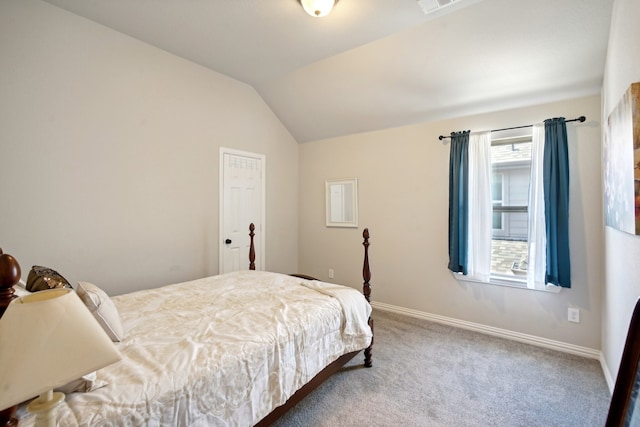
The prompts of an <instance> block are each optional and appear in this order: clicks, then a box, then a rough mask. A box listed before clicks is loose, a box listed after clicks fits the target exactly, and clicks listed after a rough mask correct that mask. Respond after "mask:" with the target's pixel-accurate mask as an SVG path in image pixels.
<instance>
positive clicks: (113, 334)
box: [76, 282, 124, 342]
mask: <svg viewBox="0 0 640 427" xmlns="http://www.w3.org/2000/svg"><path fill="white" fill-rule="evenodd" d="M76 292H77V293H78V296H79V297H80V299H81V300H82V302H84V305H86V306H87V308H88V309H89V311H91V313H92V314H93V317H95V318H96V320H97V321H98V323H100V326H102V329H104V331H105V332H106V333H107V335H109V338H111V340H112V341H116V342H118V341H121V340H122V338H123V336H124V331H123V328H122V322H121V321H120V314H119V313H118V309H117V308H116V306H115V304H114V303H113V301H111V298H109V295H107V294H106V293H105V292H104V291H103V290H102V289H100V288H99V287H97V286H96V285H94V284H93V283H89V282H78V290H77V291H76Z"/></svg>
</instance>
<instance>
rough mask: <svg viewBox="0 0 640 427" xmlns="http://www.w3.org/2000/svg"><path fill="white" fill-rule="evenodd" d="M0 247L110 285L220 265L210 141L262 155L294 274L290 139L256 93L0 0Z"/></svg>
mask: <svg viewBox="0 0 640 427" xmlns="http://www.w3.org/2000/svg"><path fill="white" fill-rule="evenodd" d="M0 58H2V61H0V94H1V96H0V158H1V159H2V162H1V163H2V166H1V167H0V182H1V183H2V202H1V204H0V247H2V248H3V249H4V250H5V252H7V253H11V254H12V255H14V256H15V257H16V258H17V259H18V261H19V262H20V263H21V265H22V270H23V278H26V275H27V273H28V271H29V268H30V267H31V265H33V264H41V265H47V266H50V267H53V268H55V269H57V270H58V271H59V272H60V273H62V274H63V275H64V276H66V277H67V279H69V280H70V281H71V282H76V281H79V280H87V281H94V282H95V283H96V284H98V285H100V286H102V287H104V288H105V290H106V291H107V292H108V293H110V294H119V293H123V292H127V291H131V290H135V289H141V288H147V287H155V286H158V285H162V284H168V283H174V282H178V281H183V280H187V279H193V278H198V277H202V276H204V275H210V274H215V273H217V272H218V242H219V240H218V237H219V236H218V185H219V183H218V181H219V180H218V176H219V170H218V169H219V148H220V147H221V146H224V147H229V148H234V149H238V150H246V151H251V152H256V153H262V154H265V155H266V168H267V172H266V185H267V196H266V200H267V207H266V221H267V229H266V237H267V254H266V261H267V264H266V267H267V269H269V270H273V271H286V272H289V271H294V270H295V269H296V267H297V263H298V261H297V250H298V247H297V242H298V229H297V222H298V199H297V195H298V146H297V143H296V141H295V140H294V139H293V138H292V136H291V135H290V134H289V132H288V131H287V130H286V129H285V128H284V127H283V126H282V124H281V123H280V121H279V120H278V119H277V118H276V117H275V115H274V114H273V113H272V111H271V110H270V109H269V108H268V107H267V106H266V105H265V103H264V102H263V100H262V99H261V97H260V96H259V95H258V94H257V93H256V92H255V90H254V89H253V88H252V87H250V86H248V85H245V84H243V83H241V82H238V81H236V80H233V79H230V78H228V77H226V76H224V75H221V74H219V73H216V72H213V71H211V70H208V69H205V68H204V67H201V66H199V65H197V64H194V63H191V62H188V61H185V60H183V59H180V58H178V57H176V56H173V55H171V54H169V53H167V52H164V51H161V50H158V49H156V48H153V47H151V46H149V45H147V44H145V43H142V42H139V41H137V40H134V39H132V38H130V37H128V36H125V35H123V34H121V33H118V32H115V31H113V30H110V29H107V28H105V27H103V26H100V25H97V24H95V23H93V22H91V21H88V20H86V19H84V18H80V17H78V16H76V15H73V14H70V13H68V12H66V11H63V10H62V9H59V8H56V7H54V6H52V5H49V4H47V3H44V2H40V1H38V0H4V1H2V2H0Z"/></svg>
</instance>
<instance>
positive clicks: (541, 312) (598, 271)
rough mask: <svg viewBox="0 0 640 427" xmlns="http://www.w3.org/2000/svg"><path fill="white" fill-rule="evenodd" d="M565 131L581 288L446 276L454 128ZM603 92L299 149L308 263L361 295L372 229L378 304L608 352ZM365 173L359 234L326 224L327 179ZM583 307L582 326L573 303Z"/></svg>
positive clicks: (310, 270) (304, 266)
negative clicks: (549, 122)
mask: <svg viewBox="0 0 640 427" xmlns="http://www.w3.org/2000/svg"><path fill="white" fill-rule="evenodd" d="M580 115H585V116H586V117H587V122H585V123H583V124H577V125H576V124H569V125H568V135H569V155H570V162H571V176H570V185H571V187H570V192H571V193H570V194H571V199H570V211H571V214H570V215H571V226H570V227H571V228H570V239H571V240H570V242H571V251H572V253H571V255H572V267H573V287H572V289H568V290H563V291H562V292H561V293H559V294H552V293H547V292H539V291H531V290H523V289H517V288H509V287H502V286H494V285H486V284H473V283H459V282H458V281H456V280H455V279H454V278H453V277H452V276H451V274H450V273H449V271H448V270H447V262H448V249H447V248H448V243H447V242H448V228H447V221H448V167H449V145H448V143H447V144H443V143H442V142H441V141H439V140H438V136H439V135H443V134H444V135H448V134H449V133H450V132H451V131H457V130H464V129H472V130H487V129H500V128H504V127H510V126H518V125H523V124H529V123H536V122H540V121H541V120H544V119H546V118H550V117H557V116H564V117H566V118H575V117H578V116H580ZM600 116H601V114H600V97H599V96H592V97H587V98H579V99H573V100H568V101H564V102H556V103H553V104H547V105H540V106H535V107H530V108H521V109H513V110H509V111H503V112H497V113H493V114H483V115H476V116H469V117H461V118H458V119H454V120H447V121H440V122H434V123H424V124H419V125H414V126H406V127H400V128H394V129H387V130H383V131H379V132H371V133H362V134H356V135H351V136H345V137H340V138H334V139H328V140H322V141H316V142H311V143H305V144H301V145H300V171H301V174H300V227H301V228H300V268H299V270H300V271H302V272H305V273H307V274H311V275H315V276H316V277H319V278H323V279H327V273H328V270H329V269H330V268H331V269H334V271H335V280H336V281H337V282H338V283H343V284H347V285H350V286H353V287H356V288H359V287H360V285H361V283H362V278H361V269H362V245H361V244H360V243H361V241H362V240H361V237H360V235H361V232H362V228H363V227H369V230H370V233H371V247H370V256H371V268H372V281H371V283H372V285H373V292H372V298H373V301H374V302H381V303H384V304H389V305H393V306H398V307H403V308H407V309H411V310H416V311H419V312H423V313H429V314H435V315H439V316H446V317H449V318H454V319H460V320H464V321H468V322H474V323H478V324H481V325H487V326H491V327H496V328H502V329H507V330H510V331H515V332H519V333H523V334H530V335H535V336H538V337H543V338H546V339H550V340H557V341H561V342H564V343H569V344H573V345H577V346H583V347H587V348H589V349H595V350H599V349H600V325H601V317H600V304H601V298H600V297H601V287H602V282H603V280H604V274H603V258H604V255H603V251H602V246H603V242H602V240H603V237H602V236H603V232H602V199H601V181H600V150H601V148H600V145H601V139H600ZM346 177H357V178H358V185H359V197H360V203H359V209H360V226H361V227H360V228H359V229H358V230H355V229H335V228H327V227H325V225H324V224H325V218H324V181H325V180H326V179H334V178H346ZM569 306H575V307H578V308H580V310H581V313H580V316H581V317H580V320H581V321H580V323H578V324H575V323H570V322H568V321H567V308H568V307H569Z"/></svg>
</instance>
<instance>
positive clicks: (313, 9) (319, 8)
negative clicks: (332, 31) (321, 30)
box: [298, 0, 338, 18]
mask: <svg viewBox="0 0 640 427" xmlns="http://www.w3.org/2000/svg"><path fill="white" fill-rule="evenodd" d="M298 3H300V4H301V5H302V8H303V9H304V11H305V12H307V13H308V14H309V15H311V16H313V17H315V18H322V17H323V16H327V15H328V14H329V13H330V12H331V10H332V9H333V6H335V4H336V3H338V0H298Z"/></svg>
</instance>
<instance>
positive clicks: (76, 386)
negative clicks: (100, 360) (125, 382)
mask: <svg viewBox="0 0 640 427" xmlns="http://www.w3.org/2000/svg"><path fill="white" fill-rule="evenodd" d="M106 385H107V382H106V381H102V380H99V379H98V378H97V375H96V373H95V372H91V373H90V374H87V375H83V376H82V377H80V378H78V379H77V380H74V381H71V382H70V383H68V384H65V385H63V386H62V387H57V388H56V389H55V390H56V391H61V392H63V393H64V394H69V393H73V392H76V391H79V392H82V393H86V392H88V391H93V390H97V389H99V388H101V387H104V386H106Z"/></svg>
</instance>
